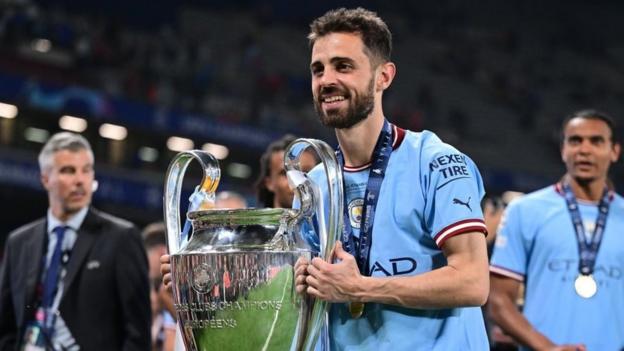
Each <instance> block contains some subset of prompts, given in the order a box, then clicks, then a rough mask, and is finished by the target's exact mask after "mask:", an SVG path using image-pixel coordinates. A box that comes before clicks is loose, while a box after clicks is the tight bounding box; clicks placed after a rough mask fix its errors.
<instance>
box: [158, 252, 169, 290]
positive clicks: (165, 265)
mask: <svg viewBox="0 0 624 351" xmlns="http://www.w3.org/2000/svg"><path fill="white" fill-rule="evenodd" d="M160 273H162V275H163V284H164V285H165V288H167V291H169V292H171V257H170V256H169V255H162V256H160Z"/></svg>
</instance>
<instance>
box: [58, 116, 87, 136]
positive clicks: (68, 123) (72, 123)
mask: <svg viewBox="0 0 624 351" xmlns="http://www.w3.org/2000/svg"><path fill="white" fill-rule="evenodd" d="M59 126H60V127H61V129H64V130H69V131H71V132H76V133H82V132H84V131H85V130H86V129H87V120H86V119H84V118H79V117H74V116H68V115H65V116H63V117H61V119H59Z"/></svg>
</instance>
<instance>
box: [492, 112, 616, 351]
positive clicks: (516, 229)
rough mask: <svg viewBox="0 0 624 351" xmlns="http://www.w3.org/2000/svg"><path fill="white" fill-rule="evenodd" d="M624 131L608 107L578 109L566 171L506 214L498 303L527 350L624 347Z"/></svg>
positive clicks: (497, 250) (495, 308)
mask: <svg viewBox="0 0 624 351" xmlns="http://www.w3.org/2000/svg"><path fill="white" fill-rule="evenodd" d="M615 131H616V128H615V124H614V122H613V119H612V118H611V117H610V116H608V115H606V114H604V113H602V112H599V111H594V110H584V111H579V112H576V113H574V114H572V115H571V116H570V117H568V118H567V119H566V120H565V122H564V123H563V125H562V131H561V136H562V139H561V159H562V161H563V163H564V164H565V167H566V173H565V175H564V176H563V178H562V179H561V180H560V182H558V183H557V184H555V185H554V186H549V187H547V188H544V189H541V190H538V191H535V192H533V193H530V194H528V195H525V196H523V197H522V198H520V199H518V200H516V201H514V202H512V203H511V204H510V205H509V206H508V207H507V209H506V211H505V214H504V215H503V218H502V220H501V224H500V226H499V230H498V237H497V238H496V244H495V247H494V253H493V256H492V260H491V267H490V271H491V273H492V276H491V293H490V301H489V305H490V309H489V310H490V315H491V317H492V319H493V320H494V322H495V323H496V324H497V325H498V326H500V328H501V329H502V330H503V331H504V332H505V333H507V334H508V335H510V336H512V337H513V338H514V339H515V340H516V341H517V342H518V343H520V344H521V345H522V347H521V349H522V350H528V349H532V350H590V351H592V350H614V351H615V350H622V349H624V332H623V331H624V274H623V273H624V236H622V228H624V199H623V198H622V197H621V196H620V195H618V194H616V193H615V191H614V189H613V188H612V187H611V185H610V182H609V179H608V173H609V168H610V167H611V165H612V164H613V163H615V162H616V161H617V160H618V158H619V156H620V143H619V141H618V138H617V135H616V134H615ZM522 283H525V284H526V287H525V294H524V307H523V310H522V312H520V311H519V310H518V308H517V305H516V301H517V299H518V294H519V287H520V285H521V284H522Z"/></svg>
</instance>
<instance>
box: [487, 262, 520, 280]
mask: <svg viewBox="0 0 624 351" xmlns="http://www.w3.org/2000/svg"><path fill="white" fill-rule="evenodd" d="M490 272H491V273H494V274H498V275H502V276H504V277H507V278H511V279H514V280H517V281H519V282H524V274H522V273H518V272H514V271H512V270H510V269H507V268H503V267H500V266H495V265H490Z"/></svg>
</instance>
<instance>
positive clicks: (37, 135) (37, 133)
mask: <svg viewBox="0 0 624 351" xmlns="http://www.w3.org/2000/svg"><path fill="white" fill-rule="evenodd" d="M49 137H50V132H48V131H47V130H45V129H41V128H35V127H28V128H26V129H24V139H26V140H28V141H32V142H33V143H40V144H43V143H45V142H46V141H48V138H49Z"/></svg>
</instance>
